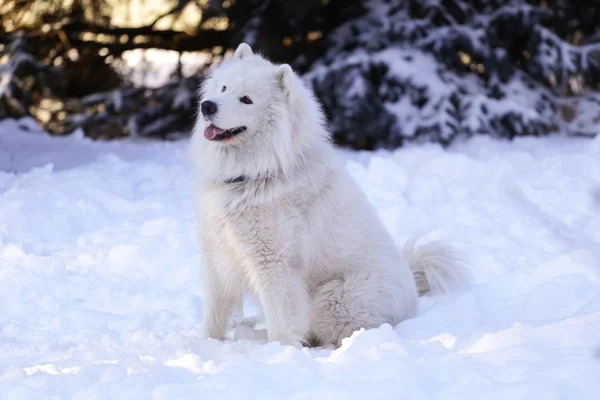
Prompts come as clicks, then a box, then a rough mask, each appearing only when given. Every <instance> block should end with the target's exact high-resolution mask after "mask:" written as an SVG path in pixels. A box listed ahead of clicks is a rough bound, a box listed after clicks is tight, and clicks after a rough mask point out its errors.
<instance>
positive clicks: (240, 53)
mask: <svg viewBox="0 0 600 400" xmlns="http://www.w3.org/2000/svg"><path fill="white" fill-rule="evenodd" d="M252 54H254V53H253V52H252V47H250V46H248V45H247V44H246V43H240V44H239V46H238V47H237V49H235V53H233V57H234V58H239V59H240V60H243V59H244V58H248V57H250V56H251V55H252Z"/></svg>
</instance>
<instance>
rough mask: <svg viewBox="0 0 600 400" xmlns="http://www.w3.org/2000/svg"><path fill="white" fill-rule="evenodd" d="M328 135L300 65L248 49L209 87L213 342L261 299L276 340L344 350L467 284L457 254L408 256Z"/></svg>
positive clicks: (203, 175) (203, 236) (202, 182)
mask: <svg viewBox="0 0 600 400" xmlns="http://www.w3.org/2000/svg"><path fill="white" fill-rule="evenodd" d="M325 125H326V124H325V119H324V117H323V113H322V111H321V108H320V105H319V103H318V102H317V100H316V99H315V97H314V95H313V93H312V92H311V91H310V90H309V89H308V88H307V87H305V85H304V84H303V82H302V81H301V79H300V78H299V77H298V76H297V75H296V74H295V73H294V72H293V71H292V69H291V67H290V66H289V65H287V64H282V65H276V64H273V63H271V62H270V61H268V60H267V59H265V58H264V57H262V56H261V55H259V54H254V53H253V52H252V49H251V48H250V46H248V45H247V44H244V43H242V44H240V45H239V47H238V48H237V49H236V51H235V53H234V54H233V56H231V57H227V58H225V59H224V60H223V61H222V63H221V64H220V65H219V66H217V67H216V68H214V69H213V70H212V72H211V73H210V75H209V76H208V77H207V79H206V80H205V82H204V83H203V85H202V87H201V103H200V110H199V113H198V120H197V124H196V126H195V128H194V133H193V137H192V140H191V155H192V157H193V160H194V163H195V164H196V168H195V169H196V171H195V174H196V176H197V182H195V185H196V188H197V189H198V190H197V205H198V207H197V208H198V225H199V227H198V232H199V238H200V241H201V247H202V249H203V283H204V299H205V303H204V319H205V320H204V334H205V336H206V337H209V338H216V339H220V340H223V339H225V336H226V334H227V331H228V326H229V320H230V318H231V317H232V313H233V311H234V309H237V307H239V306H240V304H242V301H243V300H242V299H243V297H244V295H246V294H253V295H255V296H256V298H257V299H258V301H259V303H260V306H261V309H262V313H263V316H264V319H265V326H266V332H267V336H268V340H269V341H279V342H280V343H282V344H292V345H302V344H304V345H306V344H308V345H312V346H321V345H322V346H325V345H326V346H339V345H340V344H341V341H342V339H343V338H345V337H348V336H350V335H351V334H352V332H353V331H355V330H359V329H360V328H365V329H369V328H374V327H379V326H381V325H382V324H384V323H389V324H392V325H395V324H397V323H399V322H400V321H402V320H404V319H406V318H410V317H412V316H414V315H415V314H416V310H417V300H418V297H419V295H424V294H426V293H429V292H441V291H445V290H446V289H448V288H450V287H452V286H454V285H455V284H456V283H460V280H461V279H462V277H463V275H464V268H463V266H462V264H461V263H460V262H459V261H460V259H459V258H458V257H457V254H456V252H455V251H454V250H453V248H451V247H449V246H447V245H445V244H444V243H440V242H429V243H426V244H423V245H421V246H416V245H415V242H414V240H409V242H408V243H407V244H406V245H405V246H404V249H403V251H402V250H400V249H398V248H397V246H396V244H395V243H394V241H393V240H392V238H391V237H390V236H389V234H388V232H387V231H386V229H385V228H384V226H383V224H382V223H381V221H380V220H379V216H378V215H377V214H376V212H375V210H374V209H373V208H372V206H371V205H370V203H369V202H368V200H367V199H366V197H365V195H364V194H363V193H362V192H361V190H360V189H359V187H358V186H357V184H356V183H355V182H354V181H353V179H352V178H351V177H350V175H349V174H348V173H347V172H346V170H345V167H344V165H343V164H342V163H341V162H340V160H339V159H338V155H337V154H336V151H335V149H334V146H333V145H332V142H331V140H330V134H329V133H328V130H327V128H326V126H325Z"/></svg>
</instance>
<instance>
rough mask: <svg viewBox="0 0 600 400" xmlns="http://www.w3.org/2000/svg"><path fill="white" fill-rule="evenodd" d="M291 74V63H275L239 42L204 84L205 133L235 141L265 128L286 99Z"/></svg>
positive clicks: (241, 140) (213, 138)
mask: <svg viewBox="0 0 600 400" xmlns="http://www.w3.org/2000/svg"><path fill="white" fill-rule="evenodd" d="M292 75H294V73H293V71H292V69H291V68H290V66H289V65H287V64H283V65H279V66H276V65H273V64H271V63H270V62H269V61H267V60H265V59H264V58H262V57H261V56H260V55H257V54H254V53H253V52H252V49H251V48H250V46H248V45H247V44H245V43H242V44H240V45H239V47H238V48H237V50H236V51H235V53H234V54H233V57H231V58H228V59H225V61H224V62H223V63H222V64H221V65H220V66H219V67H217V68H215V69H214V70H213V71H212V73H211V74H210V75H209V76H208V77H207V79H206V81H205V82H204V84H203V86H202V98H201V102H200V110H199V111H200V114H201V116H202V118H203V119H204V121H205V129H204V137H205V138H206V139H207V140H211V141H218V142H223V144H232V143H236V142H243V141H245V140H247V139H248V138H249V137H252V136H254V135H255V134H256V133H257V132H258V131H261V130H264V129H265V125H267V124H269V122H270V121H269V120H270V119H273V118H275V114H277V112H278V111H279V110H276V108H277V106H279V107H281V106H284V105H285V103H286V102H287V100H288V99H287V94H288V92H289V86H290V84H291V82H290V80H291V79H292V78H293V77H292Z"/></svg>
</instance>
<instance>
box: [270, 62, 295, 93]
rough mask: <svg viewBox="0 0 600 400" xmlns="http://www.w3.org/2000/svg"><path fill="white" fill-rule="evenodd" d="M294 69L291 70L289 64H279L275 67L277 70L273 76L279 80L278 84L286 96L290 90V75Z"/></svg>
mask: <svg viewBox="0 0 600 400" xmlns="http://www.w3.org/2000/svg"><path fill="white" fill-rule="evenodd" d="M293 74H294V71H292V67H290V65H289V64H281V65H280V66H279V67H277V72H276V73H275V76H276V77H277V80H278V81H279V84H280V85H281V87H282V88H283V90H284V92H285V94H286V96H288V95H289V94H290V92H291V90H292V75H293Z"/></svg>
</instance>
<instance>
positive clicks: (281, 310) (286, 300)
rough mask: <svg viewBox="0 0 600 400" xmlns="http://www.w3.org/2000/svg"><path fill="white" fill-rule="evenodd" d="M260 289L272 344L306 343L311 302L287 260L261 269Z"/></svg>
mask: <svg viewBox="0 0 600 400" xmlns="http://www.w3.org/2000/svg"><path fill="white" fill-rule="evenodd" d="M256 286H257V292H258V297H259V299H260V302H261V305H262V308H263V313H264V316H265V320H266V325H267V334H268V338H269V341H277V342H280V343H281V344H291V345H297V344H300V343H302V342H303V341H304V340H305V339H306V336H307V333H308V325H309V319H310V301H309V296H308V292H307V290H306V285H305V282H304V279H303V278H302V277H301V276H300V274H299V272H298V271H296V270H295V269H294V268H292V267H290V266H289V265H288V264H287V263H285V262H284V261H283V260H276V261H273V262H268V263H264V264H262V265H261V266H260V267H259V271H258V274H257V281H256Z"/></svg>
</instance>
